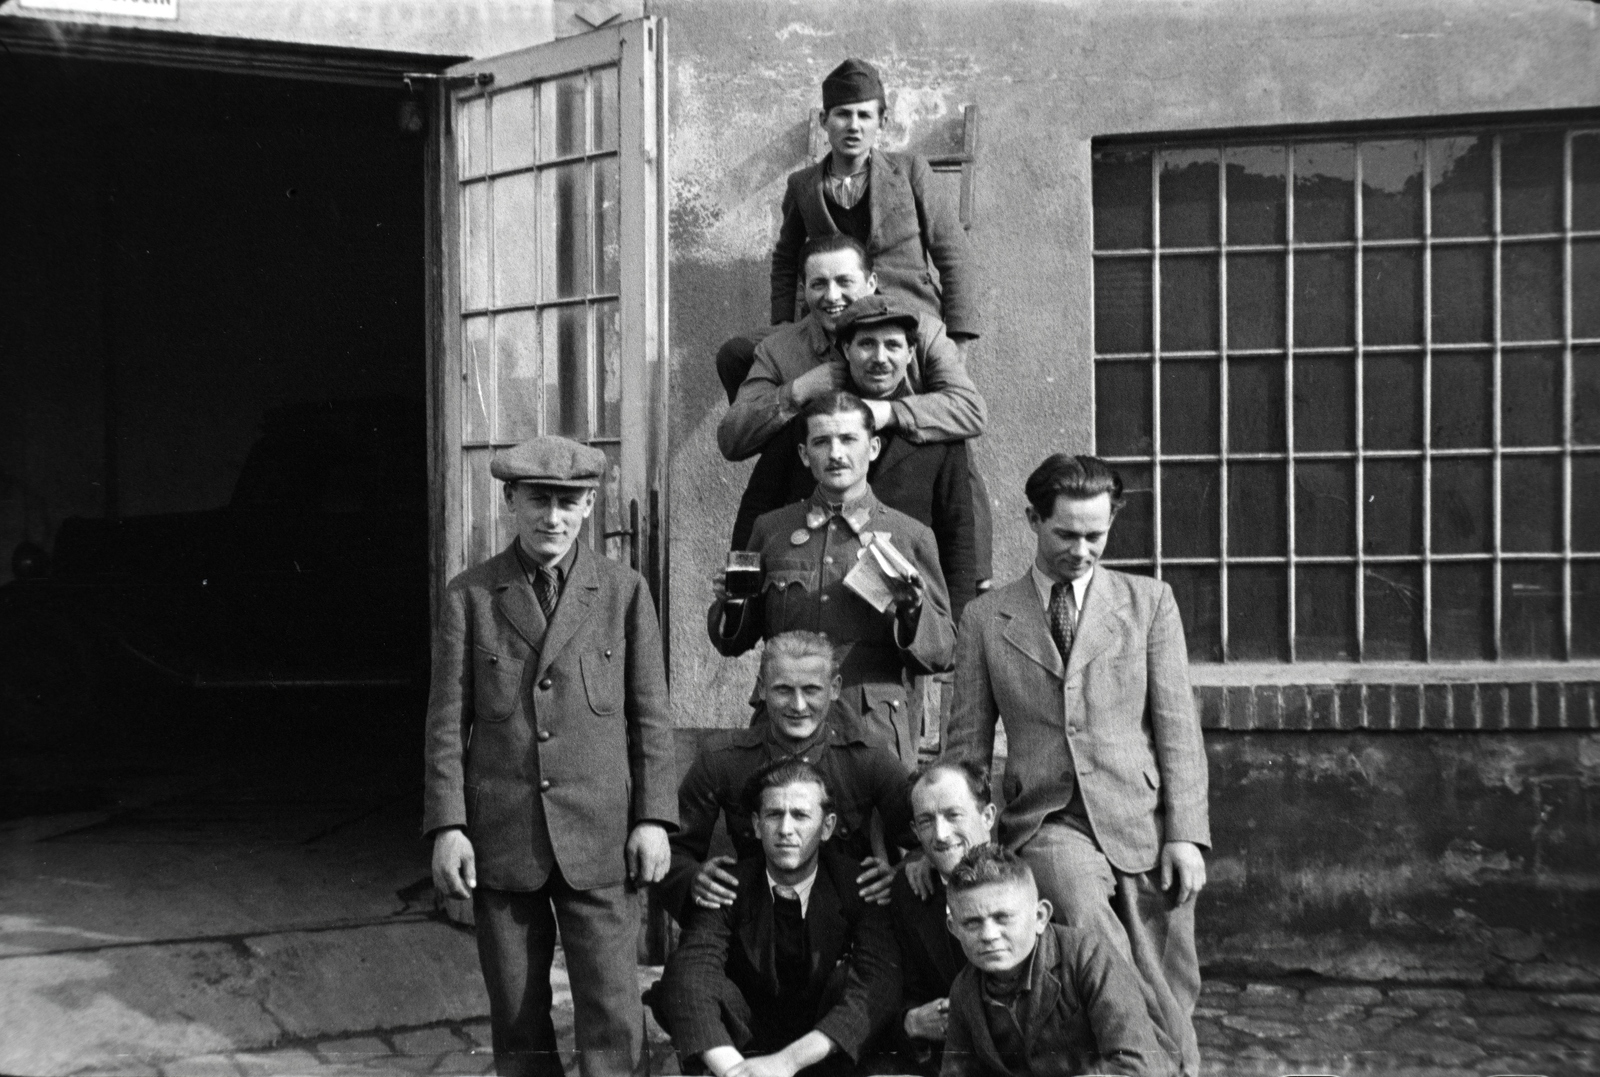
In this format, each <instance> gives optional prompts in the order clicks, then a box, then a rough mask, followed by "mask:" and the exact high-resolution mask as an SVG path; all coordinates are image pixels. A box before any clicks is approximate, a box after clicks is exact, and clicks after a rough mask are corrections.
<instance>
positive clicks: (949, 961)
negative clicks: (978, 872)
mask: <svg viewBox="0 0 1600 1077" xmlns="http://www.w3.org/2000/svg"><path fill="white" fill-rule="evenodd" d="M933 887H934V892H933V896H932V897H930V898H928V900H926V901H924V900H922V899H921V898H920V897H918V896H917V894H916V891H914V890H912V889H911V884H910V883H908V882H906V877H905V873H904V872H901V873H900V874H898V875H896V876H895V879H894V885H893V886H892V887H891V888H890V890H889V913H890V915H891V917H892V918H893V919H894V937H895V941H896V942H897V943H898V944H899V946H900V989H901V995H902V997H901V999H900V1012H899V1013H897V1014H895V1019H894V1020H893V1021H892V1022H891V1023H890V1025H889V1034H888V1035H887V1036H886V1037H885V1045H886V1046H888V1047H891V1048H893V1049H894V1050H896V1051H898V1052H899V1053H900V1054H901V1056H902V1057H903V1059H904V1060H905V1062H906V1065H907V1067H908V1068H909V1069H914V1070H916V1071H917V1072H919V1073H923V1072H931V1073H937V1072H938V1071H939V1058H940V1052H941V1049H942V1046H943V1045H942V1044H938V1043H931V1042H929V1041H927V1040H913V1039H911V1038H910V1037H909V1036H907V1035H906V1032H905V1028H906V1026H905V1016H906V1011H908V1010H913V1009H916V1008H917V1007H918V1006H925V1005H927V1004H928V1003H930V1002H932V1001H934V1000H935V999H941V998H948V997H950V985H951V984H952V983H954V982H955V978H956V975H957V974H958V973H959V972H960V971H961V970H962V969H964V968H966V967H967V955H966V954H964V953H962V952H961V944H960V943H959V942H957V941H956V938H955V936H954V935H952V934H950V929H949V927H948V926H947V922H946V919H945V891H944V881H943V880H942V879H940V878H939V876H938V875H937V874H935V875H934V876H933Z"/></svg>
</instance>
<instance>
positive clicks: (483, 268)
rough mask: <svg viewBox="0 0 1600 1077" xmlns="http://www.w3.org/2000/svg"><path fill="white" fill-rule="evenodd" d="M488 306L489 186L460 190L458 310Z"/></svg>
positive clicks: (475, 186) (478, 308)
mask: <svg viewBox="0 0 1600 1077" xmlns="http://www.w3.org/2000/svg"><path fill="white" fill-rule="evenodd" d="M488 305H489V185H488V184H487V183H481V182H480V183H474V184H471V185H470V186H467V187H463V188H462V189H461V309H462V310H482V309H483V308H484V307H486V306H488Z"/></svg>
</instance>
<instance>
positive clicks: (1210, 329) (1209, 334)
mask: <svg viewBox="0 0 1600 1077" xmlns="http://www.w3.org/2000/svg"><path fill="white" fill-rule="evenodd" d="M1217 297H1218V291H1217V259H1216V258H1215V256H1213V255H1209V254H1201V255H1188V256H1185V257H1181V258H1162V259H1161V350H1162V351H1164V352H1187V351H1216V349H1217Z"/></svg>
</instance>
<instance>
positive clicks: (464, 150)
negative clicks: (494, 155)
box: [456, 97, 489, 179]
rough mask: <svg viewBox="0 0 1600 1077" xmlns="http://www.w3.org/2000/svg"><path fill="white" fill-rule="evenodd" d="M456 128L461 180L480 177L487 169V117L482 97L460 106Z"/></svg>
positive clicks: (457, 157)
mask: <svg viewBox="0 0 1600 1077" xmlns="http://www.w3.org/2000/svg"><path fill="white" fill-rule="evenodd" d="M456 115H457V117H458V121H459V124H460V126H459V127H458V128H457V141H456V163H457V171H458V173H459V174H460V176H461V178H463V179H465V178H466V177H468V176H481V175H483V172H484V170H485V169H486V168H488V167H489V117H488V110H487V106H485V104H484V99H483V98H482V97H474V98H472V99H471V100H469V101H466V102H464V103H463V104H462V105H461V108H460V110H459V111H458V112H457V113H456Z"/></svg>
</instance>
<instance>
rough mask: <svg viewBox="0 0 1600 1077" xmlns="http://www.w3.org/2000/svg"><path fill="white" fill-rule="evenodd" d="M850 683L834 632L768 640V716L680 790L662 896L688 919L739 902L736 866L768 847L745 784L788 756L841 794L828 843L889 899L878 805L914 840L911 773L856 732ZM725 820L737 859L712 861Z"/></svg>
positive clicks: (904, 843) (887, 822)
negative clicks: (843, 694) (877, 839)
mask: <svg viewBox="0 0 1600 1077" xmlns="http://www.w3.org/2000/svg"><path fill="white" fill-rule="evenodd" d="M842 685H843V678H842V677H840V675H839V660H838V657H837V655H836V654H835V651H834V646H833V643H832V641H831V640H829V639H828V637H827V636H824V635H822V634H820V633H817V632H784V633H782V634H781V635H777V636H774V637H772V638H771V639H769V640H768V641H767V644H766V648H765V649H764V650H763V651H762V654H761V698H762V711H763V715H764V718H765V720H764V721H758V722H756V723H755V724H754V725H752V726H751V728H749V729H742V730H738V731H736V732H733V733H731V734H730V735H729V736H728V739H727V741H726V742H725V743H724V744H721V745H719V746H713V747H707V748H705V749H704V750H702V751H701V753H700V755H699V756H698V757H697V758H696V759H695V761H694V764H693V765H692V766H691V767H690V768H689V773H688V774H686V775H684V779H683V782H682V784H681V785H679V786H678V821H679V829H678V831H677V833H675V834H673V835H672V868H671V870H670V871H669V872H668V873H667V880H666V882H665V883H663V884H662V895H663V900H664V901H665V903H666V906H667V908H668V909H669V910H671V911H672V913H673V915H674V916H676V917H677V919H678V920H679V922H680V923H681V922H684V921H685V920H686V919H687V916H688V912H689V903H690V902H693V904H695V905H698V906H700V907H701V908H720V907H722V906H725V905H730V904H732V903H733V900H734V898H735V897H736V896H737V893H738V879H737V877H736V876H735V875H734V870H733V865H734V863H735V862H736V861H738V860H742V859H745V858H747V857H750V856H756V855H759V853H760V851H761V843H760V840H759V838H758V837H757V834H756V831H755V828H754V827H753V826H752V825H751V821H750V814H749V809H748V806H747V805H746V804H745V803H744V796H745V791H746V787H747V786H748V785H749V782H750V779H751V778H752V777H753V776H754V775H755V774H756V773H757V772H759V771H760V770H761V769H762V768H764V767H768V766H771V765H773V764H774V763H778V762H782V761H784V760H788V759H799V760H800V761H802V762H804V763H807V764H809V765H810V766H813V767H815V768H816V769H817V772H818V773H819V774H821V775H822V776H823V777H824V778H825V779H826V780H827V782H828V788H829V789H831V790H832V791H833V812H834V815H835V816H836V817H837V819H838V823H837V825H836V826H835V827H834V831H833V836H832V838H831V839H830V840H829V844H830V846H831V847H832V848H834V849H836V850H838V851H839V852H841V853H843V854H844V855H845V856H846V857H848V858H850V859H851V860H853V861H855V862H856V863H858V864H859V865H860V866H861V873H860V874H859V875H858V876H857V878H856V883H857V884H858V885H859V886H860V888H861V890H860V892H861V897H862V899H863V900H866V901H871V902H874V903H878V904H882V903H885V902H887V901H888V895H889V882H890V879H891V878H892V875H891V872H890V870H889V868H888V866H887V865H885V864H883V863H882V861H880V860H878V859H877V858H875V857H874V856H873V851H872V845H871V841H870V833H869V830H868V823H869V821H870V819H871V817H872V813H873V812H874V811H876V812H877V813H878V815H879V817H880V818H881V819H882V820H883V828H884V834H885V836H886V837H887V839H888V841H889V842H890V843H892V844H895V845H899V846H901V847H909V846H910V845H911V844H912V841H913V838H912V836H911V827H910V814H911V804H910V798H909V796H908V790H909V787H910V779H909V778H908V777H907V776H906V772H905V770H904V768H902V767H901V765H900V760H899V759H898V758H896V757H895V756H894V755H892V754H891V753H890V752H888V751H886V750H885V749H883V748H877V747H872V746H870V745H868V744H867V742H866V741H865V740H864V739H863V738H862V737H861V735H860V734H859V733H858V732H857V731H856V722H855V719H854V718H853V717H852V716H851V715H850V714H849V712H848V711H845V710H844V709H843V708H841V707H840V705H839V693H840V690H841V688H842ZM718 816H721V818H722V820H723V823H724V825H725V826H726V827H727V831H728V837H729V839H730V840H731V841H732V842H733V851H734V855H733V856H731V857H727V856H719V857H711V858H709V859H708V855H709V853H710V849H711V839H712V833H713V831H714V830H715V828H716V825H717V818H718Z"/></svg>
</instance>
